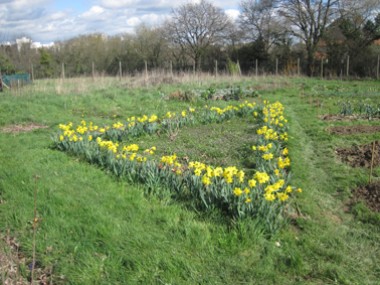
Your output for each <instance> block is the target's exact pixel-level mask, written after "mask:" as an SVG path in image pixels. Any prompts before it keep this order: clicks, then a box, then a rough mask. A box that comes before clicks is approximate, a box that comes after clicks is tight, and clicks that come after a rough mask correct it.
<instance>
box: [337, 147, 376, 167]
mask: <svg viewBox="0 0 380 285" xmlns="http://www.w3.org/2000/svg"><path fill="white" fill-rule="evenodd" d="M374 143H375V151H374V153H373V155H374V157H373V167H377V166H379V165H380V141H375V142H374ZM372 145H373V144H372V143H370V144H365V145H358V146H353V147H351V148H338V149H337V150H336V153H337V154H338V155H339V156H340V158H341V159H342V161H344V162H346V163H348V164H349V165H350V166H352V167H366V168H370V167H371V161H372Z"/></svg>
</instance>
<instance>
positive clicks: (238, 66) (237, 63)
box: [236, 60, 241, 76]
mask: <svg viewBox="0 0 380 285" xmlns="http://www.w3.org/2000/svg"><path fill="white" fill-rule="evenodd" d="M236 65H237V69H238V73H239V76H241V69H240V63H239V60H238V61H237V62H236Z"/></svg>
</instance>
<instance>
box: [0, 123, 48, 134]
mask: <svg viewBox="0 0 380 285" xmlns="http://www.w3.org/2000/svg"><path fill="white" fill-rule="evenodd" d="M46 128H48V126H44V125H40V124H35V123H30V124H28V125H8V126H5V127H3V128H0V132H2V133H12V134H17V133H26V132H31V131H34V130H37V129H46Z"/></svg>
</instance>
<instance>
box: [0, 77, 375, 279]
mask: <svg viewBox="0 0 380 285" xmlns="http://www.w3.org/2000/svg"><path fill="white" fill-rule="evenodd" d="M132 83H133V81H132V79H128V80H127V79H125V81H117V80H114V79H107V78H104V79H102V80H99V81H98V82H97V83H96V84H94V83H93V82H92V81H91V79H71V80H70V79H67V80H66V82H65V83H62V82H60V81H54V80H45V81H38V82H36V83H34V85H32V86H28V87H25V89H23V90H22V91H20V92H17V93H16V92H14V93H11V92H10V91H7V92H3V93H0V237H1V240H0V272H1V275H0V281H1V282H2V283H5V282H6V281H7V280H8V282H9V280H13V282H15V280H16V279H17V278H21V279H23V280H24V282H25V284H26V282H27V281H26V280H30V278H31V271H30V267H31V264H32V261H33V251H34V250H33V248H34V246H33V244H34V241H35V260H36V263H35V272H34V280H37V279H40V280H45V281H46V282H51V284H350V285H351V284H373V285H375V284H379V280H380V264H379V262H378V261H379V260H380V246H379V241H380V214H379V213H376V212H374V211H371V210H370V209H368V207H367V206H366V205H365V204H364V203H363V202H357V201H355V202H353V194H352V190H354V189H355V188H356V187H358V186H363V185H365V184H367V183H368V176H369V169H367V168H352V167H350V166H348V165H347V164H345V163H343V162H342V161H341V160H340V159H339V157H338V156H337V155H336V152H335V150H336V149H337V148H339V147H349V146H351V145H355V144H357V145H360V144H368V143H370V142H372V141H374V140H376V139H378V138H379V133H378V132H377V133H376V132H374V133H365V134H360V135H358V134H351V135H336V134H332V133H330V132H329V131H328V128H329V127H332V126H346V125H360V124H361V125H379V121H378V120H372V121H368V120H355V121H348V120H323V119H321V116H322V115H325V114H338V113H339V112H340V110H341V105H342V102H346V101H347V100H351V101H352V102H360V101H361V100H366V102H370V103H371V104H379V103H380V82H378V81H377V82H376V81H354V82H348V81H326V80H318V79H307V78H284V77H265V78H235V79H233V80H230V79H228V78H219V79H215V78H214V79H210V78H209V79H207V80H204V81H200V80H199V79H198V80H195V81H194V82H192V81H189V82H177V83H173V84H170V85H165V84H161V85H152V86H144V85H140V86H139V85H137V84H136V86H135V85H134V84H132ZM230 85H233V86H242V87H244V88H253V89H255V90H257V91H258V93H259V97H258V98H248V100H251V101H257V102H262V101H263V100H269V101H271V102H275V101H277V100H278V101H280V102H281V103H282V104H283V105H284V106H285V115H286V116H287V118H288V119H289V136H290V138H289V142H288V147H289V152H290V155H291V159H292V167H291V172H292V178H291V179H292V185H293V184H294V185H297V186H298V187H301V188H302V189H303V193H302V194H300V195H297V197H296V199H293V200H292V201H291V209H292V212H290V213H289V214H288V216H287V221H288V222H287V224H286V225H285V226H284V227H283V228H282V229H281V230H280V231H279V232H277V233H276V234H274V235H271V236H268V235H267V234H266V233H265V232H263V230H262V228H261V227H260V225H259V224H258V223H257V221H256V220H255V219H250V218H247V219H243V220H240V221H237V220H229V219H226V218H225V217H223V215H222V214H221V213H220V212H218V211H210V212H206V213H205V212H202V211H197V209H194V208H192V207H190V206H189V205H188V203H186V202H184V201H176V200H173V199H171V198H170V197H169V196H162V197H161V196H160V197H158V196H156V195H154V194H152V195H146V194H144V193H145V191H144V185H142V184H136V183H128V182H127V181H125V180H123V179H119V178H117V177H115V176H114V175H113V174H111V173H110V172H108V171H105V170H102V169H101V168H99V167H97V166H95V165H91V164H89V163H87V162H86V161H84V160H83V159H81V158H78V157H76V156H73V155H69V154H67V153H64V152H60V151H58V150H56V149H54V148H53V147H52V145H53V144H52V140H51V136H52V135H54V134H55V133H56V132H57V131H58V125H59V124H60V123H68V122H70V121H71V122H73V123H79V122H80V121H81V120H82V119H84V120H87V121H94V122H95V123H98V124H101V123H107V124H110V123H111V122H115V121H118V120H125V119H126V118H127V117H130V116H133V115H136V116H140V115H143V114H153V113H157V114H158V115H163V114H165V113H166V112H167V111H176V112H179V111H180V110H182V109H184V108H187V107H188V106H193V107H195V108H201V107H202V106H204V105H205V104H209V105H217V106H220V107H223V106H227V105H228V104H229V103H231V102H225V101H215V102H212V101H204V100H203V99H194V100H193V101H191V102H188V101H180V100H175V99H171V100H169V99H168V97H169V95H170V94H172V93H173V92H177V91H178V90H180V91H181V90H192V89H206V88H208V87H209V86H213V87H216V88H222V87H223V88H225V87H227V86H230ZM30 125H35V126H40V127H41V126H43V128H36V129H33V130H30V129H28V130H27V131H19V129H23V128H24V129H27V126H30ZM17 126H18V127H17ZM252 133H253V129H252V121H251V120H249V119H248V118H243V119H241V118H233V119H231V120H229V121H226V122H224V123H222V124H217V123H213V124H208V125H196V126H191V127H190V126H186V127H184V128H181V129H178V130H176V131H175V132H174V133H171V134H160V135H159V136H157V135H146V136H142V137H138V138H136V139H135V140H134V141H135V142H136V143H138V144H139V145H142V146H146V147H150V146H152V145H156V146H157V149H158V151H157V154H158V155H169V154H172V153H176V154H177V155H178V156H181V157H183V156H188V157H191V158H192V159H194V160H200V161H204V162H207V163H210V164H214V165H223V166H229V165H237V166H239V167H241V168H244V169H245V170H247V171H251V170H252V169H251V165H250V161H249V159H247V157H248V156H249V151H250V146H251V140H252ZM379 176H380V170H379V167H375V169H374V170H373V180H375V181H376V180H378V179H379ZM35 193H37V199H36V201H35V198H34V197H35ZM35 202H36V211H37V217H38V221H36V222H34V221H33V219H34V209H35V208H34V203H35ZM33 225H35V226H36V232H35V239H33ZM10 269H14V270H13V271H12V270H10ZM36 284H37V283H36Z"/></svg>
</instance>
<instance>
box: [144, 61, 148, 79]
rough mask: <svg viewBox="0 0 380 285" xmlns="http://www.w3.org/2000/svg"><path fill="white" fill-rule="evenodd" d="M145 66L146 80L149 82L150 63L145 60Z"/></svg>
mask: <svg viewBox="0 0 380 285" xmlns="http://www.w3.org/2000/svg"><path fill="white" fill-rule="evenodd" d="M144 64H145V80H148V62H147V61H146V60H144Z"/></svg>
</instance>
